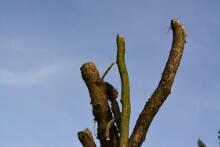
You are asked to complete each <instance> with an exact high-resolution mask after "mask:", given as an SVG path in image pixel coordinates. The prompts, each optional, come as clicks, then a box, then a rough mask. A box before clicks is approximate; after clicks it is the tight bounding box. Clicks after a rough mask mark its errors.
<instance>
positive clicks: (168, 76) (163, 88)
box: [129, 19, 186, 147]
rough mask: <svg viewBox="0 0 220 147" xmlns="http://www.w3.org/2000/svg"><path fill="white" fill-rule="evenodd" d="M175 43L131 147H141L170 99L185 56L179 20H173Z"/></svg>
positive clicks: (137, 123) (130, 142) (141, 117)
mask: <svg viewBox="0 0 220 147" xmlns="http://www.w3.org/2000/svg"><path fill="white" fill-rule="evenodd" d="M171 27H172V31H173V43H172V47H171V50H170V55H169V58H168V61H167V63H166V66H165V69H164V71H163V73H162V78H161V80H160V82H159V85H158V87H157V88H156V90H155V91H154V92H153V94H152V96H151V97H150V98H149V99H148V101H147V102H146V104H145V106H144V108H143V110H142V112H141V114H140V115H139V118H138V120H137V122H136V125H135V128H134V130H133V132H132V135H131V137H130V141H129V147H140V146H141V144H142V143H143V141H144V140H145V137H146V133H147V131H148V128H149V126H150V124H151V122H152V120H153V118H154V117H155V115H156V113H157V112H158V110H159V109H160V107H161V106H162V104H163V103H164V101H165V100H166V98H167V97H168V95H169V94H170V91H171V87H172V84H173V81H174V78H175V75H176V72H177V69H178V67H179V64H180V60H181V57H182V54H183V49H184V43H185V37H186V33H185V30H184V27H183V25H182V24H181V23H180V22H179V21H178V20H175V19H174V20H171Z"/></svg>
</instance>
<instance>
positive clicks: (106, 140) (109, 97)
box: [78, 20, 186, 147]
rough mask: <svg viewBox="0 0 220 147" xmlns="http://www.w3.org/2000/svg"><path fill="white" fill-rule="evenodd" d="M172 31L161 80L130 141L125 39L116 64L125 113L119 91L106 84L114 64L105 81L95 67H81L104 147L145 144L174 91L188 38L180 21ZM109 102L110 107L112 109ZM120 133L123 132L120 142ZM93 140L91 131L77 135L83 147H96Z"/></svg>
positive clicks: (173, 23) (119, 40) (173, 24)
mask: <svg viewBox="0 0 220 147" xmlns="http://www.w3.org/2000/svg"><path fill="white" fill-rule="evenodd" d="M171 27H172V31H173V43H172V47H171V50H170V54H169V58H168V61H167V63H166V66H165V69H164V71H163V73H162V78H161V80H160V82H159V84H158V86H157V88H156V89H155V91H154V92H153V94H152V95H151V97H150V98H149V99H148V101H147V102H146V104H145V106H144V108H143V110H142V112H141V113H140V115H139V118H138V120H137V122H136V124H135V127H134V130H133V132H132V134H131V136H130V140H129V138H128V135H129V120H130V85H129V78H128V72H127V69H126V65H125V41H124V38H123V37H121V36H119V35H118V36H117V40H116V41H117V49H118V50H117V61H116V62H117V65H118V69H119V73H120V77H121V85H122V88H121V89H122V91H121V103H122V113H121V112H120V109H119V106H118V102H117V100H116V98H117V96H118V92H117V90H116V89H115V88H114V87H113V86H112V85H111V84H109V83H107V82H105V81H104V80H103V79H104V77H105V75H106V74H107V73H108V71H109V70H110V68H111V66H112V65H113V64H111V66H110V67H109V68H108V69H107V71H106V73H105V74H104V75H103V77H102V78H101V77H100V75H99V72H98V70H97V68H96V66H95V64H94V63H92V62H88V63H85V64H83V65H82V67H81V74H82V78H83V80H84V81H85V83H86V86H87V88H88V90H89V94H90V98H91V105H92V111H93V115H94V120H95V121H97V123H98V128H97V130H98V131H97V132H98V134H97V138H98V139H99V140H100V145H101V147H119V146H120V147H128V146H129V147H140V146H141V145H142V143H143V141H144V140H145V137H146V134H147V131H148V128H149V127H150V124H151V122H152V120H153V119H154V117H155V115H156V114H157V112H158V111H159V109H160V107H161V106H162V104H163V103H164V101H165V100H166V99H167V97H168V95H169V94H170V92H171V87H172V84H173V82H174V78H175V75H176V72H177V69H178V67H179V64H180V60H181V57H182V54H183V49H184V44H185V37H186V33H185V31H184V27H183V25H182V24H181V23H180V22H179V21H178V20H172V21H171ZM108 102H110V103H111V109H110V107H109V103H108ZM113 116H114V117H113ZM115 124H116V125H115ZM118 131H120V139H119V136H118V134H119V132H118ZM91 136H92V135H91V133H90V132H89V131H88V130H87V131H86V130H84V131H82V132H79V133H78V137H79V140H80V142H81V143H82V145H83V146H84V147H95V143H94V141H93V138H92V137H91Z"/></svg>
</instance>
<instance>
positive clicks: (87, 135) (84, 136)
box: [78, 128, 96, 147]
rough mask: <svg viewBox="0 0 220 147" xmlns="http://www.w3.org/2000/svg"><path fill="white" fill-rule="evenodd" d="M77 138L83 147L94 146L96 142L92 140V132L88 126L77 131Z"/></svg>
mask: <svg viewBox="0 0 220 147" xmlns="http://www.w3.org/2000/svg"><path fill="white" fill-rule="evenodd" d="M78 138H79V141H80V142H81V144H82V145H83V147H96V144H95V142H94V140H93V137H92V133H91V132H90V131H89V129H88V128H86V129H84V130H83V131H81V132H78Z"/></svg>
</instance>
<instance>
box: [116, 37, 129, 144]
mask: <svg viewBox="0 0 220 147" xmlns="http://www.w3.org/2000/svg"><path fill="white" fill-rule="evenodd" d="M116 41H117V48H118V50H117V60H116V63H117V65H118V70H119V74H120V77H121V85H122V88H121V89H122V91H121V104H122V116H121V127H120V144H119V146H120V147H128V135H129V121H130V84H129V78H128V72H127V68H126V64H125V40H124V37H122V36H119V35H117V39H116Z"/></svg>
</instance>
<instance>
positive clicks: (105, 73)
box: [101, 62, 115, 81]
mask: <svg viewBox="0 0 220 147" xmlns="http://www.w3.org/2000/svg"><path fill="white" fill-rule="evenodd" d="M114 64H115V63H114V62H113V63H112V64H111V65H110V66H109V67H108V68H107V69H106V71H105V72H104V74H103V76H102V78H101V80H102V81H103V80H104V78H105V76H106V75H107V73H108V72H109V71H110V69H111V68H112V66H113V65H114Z"/></svg>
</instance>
